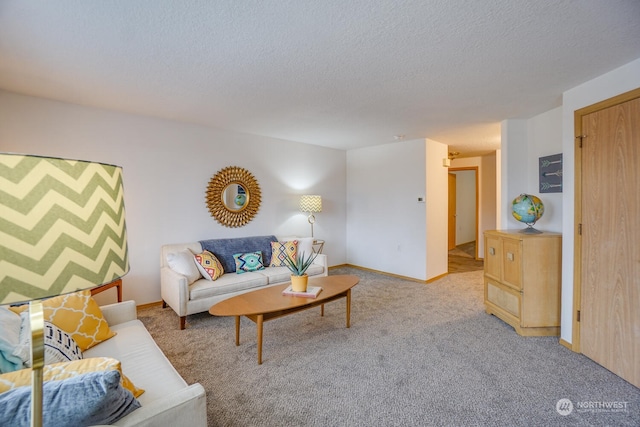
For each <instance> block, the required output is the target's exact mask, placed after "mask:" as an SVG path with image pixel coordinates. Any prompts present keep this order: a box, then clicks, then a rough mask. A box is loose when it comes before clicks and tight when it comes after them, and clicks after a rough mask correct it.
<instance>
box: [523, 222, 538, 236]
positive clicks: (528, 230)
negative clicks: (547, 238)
mask: <svg viewBox="0 0 640 427" xmlns="http://www.w3.org/2000/svg"><path fill="white" fill-rule="evenodd" d="M534 224H535V222H532V223H527V228H523V229H522V230H520V233H524V234H542V231H540V230H536V229H535V228H533V226H534Z"/></svg>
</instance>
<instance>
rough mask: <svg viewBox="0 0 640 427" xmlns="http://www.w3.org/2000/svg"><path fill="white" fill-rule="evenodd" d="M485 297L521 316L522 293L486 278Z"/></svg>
mask: <svg viewBox="0 0 640 427" xmlns="http://www.w3.org/2000/svg"><path fill="white" fill-rule="evenodd" d="M484 289H485V296H484V297H485V299H486V300H487V301H489V302H490V303H492V304H494V305H496V306H498V307H499V308H501V309H503V310H504V311H506V312H507V313H510V314H512V315H513V316H515V317H517V318H520V307H521V304H520V301H521V299H522V294H520V293H519V292H516V291H514V290H513V289H510V288H509V287H507V286H504V285H502V284H500V283H497V282H494V281H492V280H489V279H486V278H485V285H484Z"/></svg>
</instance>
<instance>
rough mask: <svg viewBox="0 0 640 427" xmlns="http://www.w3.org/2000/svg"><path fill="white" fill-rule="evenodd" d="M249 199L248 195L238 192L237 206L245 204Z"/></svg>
mask: <svg viewBox="0 0 640 427" xmlns="http://www.w3.org/2000/svg"><path fill="white" fill-rule="evenodd" d="M246 201H247V196H246V195H244V194H238V195H237V196H236V200H235V203H236V206H244V204H245V202H246Z"/></svg>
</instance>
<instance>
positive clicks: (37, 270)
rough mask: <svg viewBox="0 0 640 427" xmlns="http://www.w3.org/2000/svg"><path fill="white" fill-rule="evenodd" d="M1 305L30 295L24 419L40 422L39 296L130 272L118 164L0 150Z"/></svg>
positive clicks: (41, 351) (41, 352) (41, 346)
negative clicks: (27, 412)
mask: <svg viewBox="0 0 640 427" xmlns="http://www.w3.org/2000/svg"><path fill="white" fill-rule="evenodd" d="M0 263H1V264H2V273H3V275H2V278H1V279H0V304H12V303H22V302H26V301H29V312H30V315H29V318H30V322H31V331H32V332H31V333H32V348H31V362H32V396H31V425H32V426H41V425H42V410H43V407H42V402H43V395H42V391H43V384H42V368H43V366H44V333H43V329H44V315H43V309H42V302H41V300H42V299H44V298H48V297H52V296H56V295H60V294H65V293H70V292H75V291H78V290H82V289H90V288H94V287H96V286H100V285H103V284H106V283H111V282H113V281H114V280H116V279H118V278H120V277H122V276H124V275H125V274H126V273H127V272H128V271H129V257H128V248H127V231H126V225H125V211H124V191H123V186H122V168H120V167H118V166H113V165H107V164H101V163H94V162H86V161H80V160H67V159H60V158H51V157H40V156H31V155H19V154H5V153H0Z"/></svg>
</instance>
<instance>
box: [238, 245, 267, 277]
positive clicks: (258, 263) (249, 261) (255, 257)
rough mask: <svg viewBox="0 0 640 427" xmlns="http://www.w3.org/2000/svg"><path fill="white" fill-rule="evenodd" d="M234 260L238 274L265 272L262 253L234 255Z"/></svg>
mask: <svg viewBox="0 0 640 427" xmlns="http://www.w3.org/2000/svg"><path fill="white" fill-rule="evenodd" d="M233 259H234V260H235V261H236V273H238V274H242V273H246V272H248V271H258V270H264V264H263V263H262V252H260V251H257V252H249V253H245V254H234V255H233Z"/></svg>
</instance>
